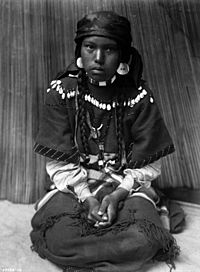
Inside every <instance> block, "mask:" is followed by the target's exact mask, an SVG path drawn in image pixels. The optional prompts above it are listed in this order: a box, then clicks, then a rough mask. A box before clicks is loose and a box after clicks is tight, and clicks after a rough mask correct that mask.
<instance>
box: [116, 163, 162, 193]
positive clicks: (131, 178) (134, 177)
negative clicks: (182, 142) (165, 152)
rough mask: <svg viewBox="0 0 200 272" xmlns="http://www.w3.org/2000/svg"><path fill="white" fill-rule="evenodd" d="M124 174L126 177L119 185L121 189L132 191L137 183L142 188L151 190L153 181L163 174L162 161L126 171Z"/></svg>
mask: <svg viewBox="0 0 200 272" xmlns="http://www.w3.org/2000/svg"><path fill="white" fill-rule="evenodd" d="M124 174H125V177H124V179H123V180H122V182H121V184H120V185H119V187H120V188H124V189H126V190H128V191H130V190H131V189H132V188H133V185H134V182H135V181H137V182H138V183H139V184H140V185H141V186H145V187H147V188H149V187H150V186H151V181H152V180H154V179H156V178H157V177H158V176H160V174H161V160H157V161H155V162H153V163H151V164H148V165H146V166H144V167H142V168H136V169H125V170H124Z"/></svg>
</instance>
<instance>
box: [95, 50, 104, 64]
mask: <svg viewBox="0 0 200 272" xmlns="http://www.w3.org/2000/svg"><path fill="white" fill-rule="evenodd" d="M95 62H96V63H98V64H103V63H104V53H103V51H102V50H101V49H97V51H96V55H95Z"/></svg>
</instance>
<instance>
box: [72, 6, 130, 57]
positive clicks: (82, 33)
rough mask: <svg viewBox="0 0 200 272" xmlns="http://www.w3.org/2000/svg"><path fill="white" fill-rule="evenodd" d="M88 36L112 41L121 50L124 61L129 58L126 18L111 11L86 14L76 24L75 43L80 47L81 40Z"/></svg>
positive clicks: (128, 23) (128, 32) (128, 24)
mask: <svg viewBox="0 0 200 272" xmlns="http://www.w3.org/2000/svg"><path fill="white" fill-rule="evenodd" d="M90 36H101V37H107V38H110V39H114V40H115V41H116V42H117V43H118V44H119V46H120V48H121V50H122V57H123V59H124V61H126V60H127V59H128V58H129V54H130V48H131V42H132V37H131V27H130V22H129V21H128V19H127V18H125V17H123V16H120V15H118V14H116V13H114V12H111V11H98V12H94V13H91V14H88V15H86V16H85V17H83V18H82V19H81V20H80V21H78V23H77V31H76V37H75V42H76V43H77V45H80V43H81V42H82V40H83V38H85V37H90ZM76 53H78V52H76Z"/></svg>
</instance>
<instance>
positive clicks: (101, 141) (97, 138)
mask: <svg viewBox="0 0 200 272" xmlns="http://www.w3.org/2000/svg"><path fill="white" fill-rule="evenodd" d="M105 119H106V121H107V122H106V124H103V123H101V124H100V126H98V127H95V126H94V125H92V122H91V116H90V113H89V111H87V112H86V120H87V125H88V127H89V128H90V136H89V139H92V140H93V141H94V142H95V143H96V144H97V146H98V150H99V152H98V166H99V169H102V168H103V167H104V146H105V137H106V135H107V132H108V129H109V126H110V122H111V119H112V112H111V111H110V112H109V117H108V118H105Z"/></svg>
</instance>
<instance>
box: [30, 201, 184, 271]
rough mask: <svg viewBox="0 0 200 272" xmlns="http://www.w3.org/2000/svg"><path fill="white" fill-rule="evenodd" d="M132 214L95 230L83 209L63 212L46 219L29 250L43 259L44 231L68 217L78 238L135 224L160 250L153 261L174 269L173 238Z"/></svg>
mask: <svg viewBox="0 0 200 272" xmlns="http://www.w3.org/2000/svg"><path fill="white" fill-rule="evenodd" d="M134 213H135V211H134V210H129V215H127V220H123V221H121V222H119V223H115V224H113V225H112V226H110V227H108V228H95V227H94V226H93V225H91V224H90V223H88V219H87V213H86V212H85V209H84V208H82V207H80V206H79V207H78V209H77V211H76V212H74V213H67V212H64V213H61V214H59V215H56V216H51V217H49V218H47V220H46V221H45V222H44V223H43V224H42V225H41V228H40V230H38V231H39V238H38V239H37V241H35V243H34V245H32V246H31V249H32V250H34V251H36V252H37V253H38V254H39V255H40V257H42V258H45V256H44V255H43V254H42V253H41V251H40V248H41V247H46V241H45V240H46V239H45V234H46V231H47V230H48V229H49V228H51V227H53V225H54V224H55V223H57V222H58V221H59V220H60V219H61V218H62V217H64V216H69V217H70V218H72V219H75V220H74V223H73V224H72V226H77V227H79V228H80V237H86V236H89V235H96V236H102V235H104V234H106V233H108V232H111V233H114V234H117V233H120V232H121V231H124V230H126V229H128V228H129V226H130V225H132V224H137V226H138V228H139V231H140V232H142V233H143V234H145V236H146V238H147V240H148V241H149V243H152V244H153V242H154V241H156V242H157V243H158V244H160V246H161V249H160V250H159V251H158V253H157V254H156V256H154V258H153V260H156V261H163V262H166V264H167V265H168V266H169V267H170V271H172V269H175V264H174V260H175V259H176V257H177V256H178V255H179V253H180V248H179V246H178V245H177V242H176V240H175V238H174V237H173V236H172V235H171V234H170V233H169V231H167V230H165V229H163V228H161V227H158V226H156V225H155V224H154V223H152V222H151V221H149V220H147V219H140V220H136V219H135V216H134ZM64 268H65V271H79V270H76V269H77V268H75V270H66V269H68V268H67V267H64ZM69 268H70V267H69ZM72 268H73V267H72ZM70 269H71V268H70ZM80 271H81V270H80ZM83 271H84V270H83ZM89 271H90V270H89Z"/></svg>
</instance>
